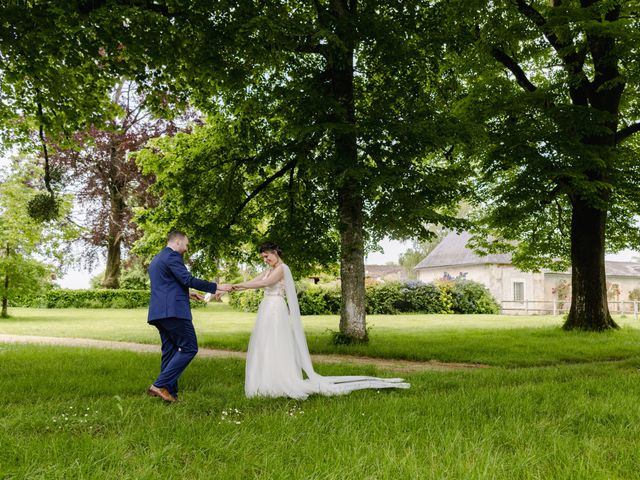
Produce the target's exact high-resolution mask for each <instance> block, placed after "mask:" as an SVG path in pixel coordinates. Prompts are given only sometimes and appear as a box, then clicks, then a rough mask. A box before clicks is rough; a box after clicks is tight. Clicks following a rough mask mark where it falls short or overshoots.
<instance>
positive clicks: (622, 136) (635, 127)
mask: <svg viewBox="0 0 640 480" xmlns="http://www.w3.org/2000/svg"><path fill="white" fill-rule="evenodd" d="M637 132H640V122H638V123H633V124H631V125H629V126H627V127H625V128H623V129H622V130H619V131H618V133H617V134H616V143H622V142H624V141H625V140H626V139H627V138H629V137H630V136H631V135H633V134H634V133H637Z"/></svg>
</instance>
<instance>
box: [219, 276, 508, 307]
mask: <svg viewBox="0 0 640 480" xmlns="http://www.w3.org/2000/svg"><path fill="white" fill-rule="evenodd" d="M230 297H231V300H230V302H229V304H230V305H231V306H232V307H233V308H235V309H237V310H240V311H243V312H256V311H257V310H258V305H259V304H260V301H261V300H262V294H261V293H260V291H258V290H249V291H246V292H235V293H232V294H231V295H230ZM366 300H367V313H368V314H378V315H380V314H384V315H396V314H399V313H440V314H451V313H457V314H496V313H499V311H500V308H499V306H498V304H497V302H496V301H495V299H494V298H493V297H492V296H491V293H490V292H489V290H487V288H486V287H484V285H482V284H480V283H478V282H474V281H471V280H454V281H450V282H437V283H422V282H407V283H401V282H387V283H376V284H373V285H368V286H367V288H366ZM298 302H299V304H300V313H301V314H302V315H329V314H333V315H335V314H338V313H340V290H339V289H338V288H324V287H318V286H311V287H307V288H305V289H302V291H300V292H299V293H298Z"/></svg>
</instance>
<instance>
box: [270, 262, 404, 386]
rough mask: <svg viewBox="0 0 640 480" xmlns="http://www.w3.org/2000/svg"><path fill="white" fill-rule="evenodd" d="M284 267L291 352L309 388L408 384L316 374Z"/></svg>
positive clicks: (293, 288) (395, 381)
mask: <svg viewBox="0 0 640 480" xmlns="http://www.w3.org/2000/svg"><path fill="white" fill-rule="evenodd" d="M282 268H283V270H284V286H285V293H286V295H287V304H288V306H289V322H290V325H291V329H292V331H293V338H294V342H295V354H296V362H297V364H298V367H299V368H300V369H301V370H302V371H303V372H304V373H306V374H307V377H308V379H309V380H308V382H309V383H310V384H312V385H313V391H314V392H316V393H321V394H324V395H327V394H334V395H335V394H341V393H349V392H351V391H353V390H361V389H364V388H373V389H376V388H409V387H410V384H408V383H404V382H403V379H402V378H379V377H367V376H338V377H325V376H322V375H319V374H317V373H316V372H315V371H314V369H313V364H312V362H311V355H310V354H309V347H308V346H307V339H306V337H305V335H304V329H303V327H302V320H301V318H300V306H299V304H298V295H297V293H296V286H295V283H294V281H293V276H292V275H291V270H289V267H288V266H287V265H285V264H283V265H282Z"/></svg>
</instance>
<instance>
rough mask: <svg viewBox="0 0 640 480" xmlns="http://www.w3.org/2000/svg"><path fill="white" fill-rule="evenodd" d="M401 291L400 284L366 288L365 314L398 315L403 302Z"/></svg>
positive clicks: (388, 283) (385, 284)
mask: <svg viewBox="0 0 640 480" xmlns="http://www.w3.org/2000/svg"><path fill="white" fill-rule="evenodd" d="M401 289H402V283H400V282H387V283H377V284H374V285H371V286H369V287H367V289H366V302H367V313H369V314H371V313H377V314H394V313H399V312H400V307H401V306H402V305H403V301H404V300H405V299H404V298H403V297H404V296H403V294H402V292H401Z"/></svg>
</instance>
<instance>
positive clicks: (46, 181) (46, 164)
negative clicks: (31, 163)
mask: <svg viewBox="0 0 640 480" xmlns="http://www.w3.org/2000/svg"><path fill="white" fill-rule="evenodd" d="M38 94H40V92H38ZM38 118H39V120H40V143H41V145H42V153H43V154H44V185H45V187H46V188H47V191H48V192H49V193H50V194H51V196H52V197H53V189H52V188H51V170H50V167H49V153H48V151H47V141H46V140H45V138H44V126H43V119H44V114H43V113H42V104H41V103H40V102H38Z"/></svg>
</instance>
